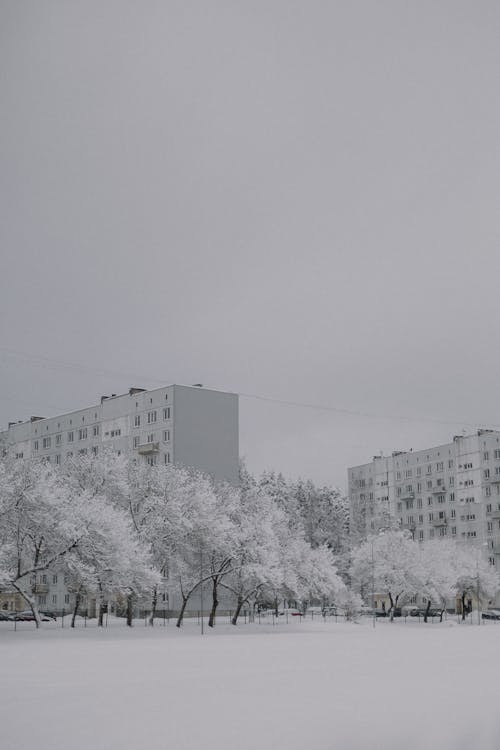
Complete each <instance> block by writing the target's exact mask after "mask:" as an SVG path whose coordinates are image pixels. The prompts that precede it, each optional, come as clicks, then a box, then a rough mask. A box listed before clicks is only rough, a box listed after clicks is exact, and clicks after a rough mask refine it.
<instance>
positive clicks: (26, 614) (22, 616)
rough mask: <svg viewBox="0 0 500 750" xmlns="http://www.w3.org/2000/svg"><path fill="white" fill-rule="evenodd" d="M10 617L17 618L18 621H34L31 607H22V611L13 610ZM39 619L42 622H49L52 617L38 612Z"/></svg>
mask: <svg viewBox="0 0 500 750" xmlns="http://www.w3.org/2000/svg"><path fill="white" fill-rule="evenodd" d="M12 619H13V620H17V621H18V622H35V616H34V614H33V612H32V611H31V609H24V610H23V611H22V612H14V613H13V618H12ZM40 619H41V620H42V622H49V621H50V620H51V619H52V618H50V617H47V616H46V615H44V614H43V613H42V612H40Z"/></svg>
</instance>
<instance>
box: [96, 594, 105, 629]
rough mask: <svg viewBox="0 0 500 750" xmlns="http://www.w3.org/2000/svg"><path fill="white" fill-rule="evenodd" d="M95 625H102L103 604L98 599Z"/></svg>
mask: <svg viewBox="0 0 500 750" xmlns="http://www.w3.org/2000/svg"><path fill="white" fill-rule="evenodd" d="M97 625H98V627H100V628H102V627H103V625H104V606H103V603H102V601H101V600H99V614H98V617H97Z"/></svg>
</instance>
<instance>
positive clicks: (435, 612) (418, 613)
mask: <svg viewBox="0 0 500 750" xmlns="http://www.w3.org/2000/svg"><path fill="white" fill-rule="evenodd" d="M426 612H427V608H426V607H420V608H418V609H415V610H413V611H412V612H410V615H411V616H412V617H425V613H426ZM440 616H441V610H439V609H436V608H435V607H431V608H430V609H429V611H428V612H427V617H440Z"/></svg>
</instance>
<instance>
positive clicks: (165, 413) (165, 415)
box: [163, 406, 400, 478]
mask: <svg viewBox="0 0 500 750" xmlns="http://www.w3.org/2000/svg"><path fill="white" fill-rule="evenodd" d="M170 414H171V412H170V406H166V407H165V408H164V409H163V419H170ZM399 473H400V472H399V471H398V474H399ZM398 478H399V477H398Z"/></svg>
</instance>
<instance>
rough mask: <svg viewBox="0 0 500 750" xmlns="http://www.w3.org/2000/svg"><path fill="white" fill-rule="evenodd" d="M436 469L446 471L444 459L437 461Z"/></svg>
mask: <svg viewBox="0 0 500 750" xmlns="http://www.w3.org/2000/svg"><path fill="white" fill-rule="evenodd" d="M436 471H444V463H443V462H442V461H438V462H437V464H436Z"/></svg>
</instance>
